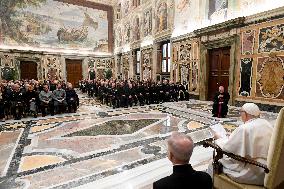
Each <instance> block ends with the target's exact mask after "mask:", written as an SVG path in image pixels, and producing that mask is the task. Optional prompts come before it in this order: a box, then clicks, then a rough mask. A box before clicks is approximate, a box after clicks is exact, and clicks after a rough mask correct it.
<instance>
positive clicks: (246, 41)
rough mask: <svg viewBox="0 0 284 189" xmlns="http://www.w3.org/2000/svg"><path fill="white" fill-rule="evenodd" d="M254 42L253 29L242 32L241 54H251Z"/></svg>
mask: <svg viewBox="0 0 284 189" xmlns="http://www.w3.org/2000/svg"><path fill="white" fill-rule="evenodd" d="M254 44H255V31H254V30H247V31H245V32H243V33H242V54H243V55H250V54H253V51H254Z"/></svg>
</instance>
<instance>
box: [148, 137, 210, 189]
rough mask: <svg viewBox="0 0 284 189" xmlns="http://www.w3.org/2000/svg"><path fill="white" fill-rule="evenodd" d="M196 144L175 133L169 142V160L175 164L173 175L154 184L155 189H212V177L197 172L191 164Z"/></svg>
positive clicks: (188, 138)
mask: <svg viewBox="0 0 284 189" xmlns="http://www.w3.org/2000/svg"><path fill="white" fill-rule="evenodd" d="M193 147H194V143H193V141H192V139H191V138H190V137H189V136H187V135H185V134H183V133H178V132H173V134H172V135H171V137H170V138H169V140H168V158H169V160H170V161H171V162H172V164H173V174H171V175H170V176H167V177H165V178H162V179H160V180H158V181H156V182H154V184H153V189H176V188H178V189H185V188H202V189H212V179H211V177H210V176H209V175H208V174H207V173H205V172H201V171H195V170H194V169H193V168H192V167H191V165H190V164H189V160H190V157H191V154H192V151H193Z"/></svg>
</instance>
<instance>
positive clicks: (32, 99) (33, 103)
mask: <svg viewBox="0 0 284 189" xmlns="http://www.w3.org/2000/svg"><path fill="white" fill-rule="evenodd" d="M25 102H26V106H27V111H28V113H32V114H33V116H34V117H37V104H38V93H37V92H36V91H35V90H34V87H33V85H29V86H28V91H27V92H26V93H25Z"/></svg>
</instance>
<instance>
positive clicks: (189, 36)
mask: <svg viewBox="0 0 284 189" xmlns="http://www.w3.org/2000/svg"><path fill="white" fill-rule="evenodd" d="M194 37H196V34H195V33H193V32H191V33H186V34H183V35H179V36H177V37H173V38H172V39H171V41H172V42H178V41H182V40H186V39H190V38H194Z"/></svg>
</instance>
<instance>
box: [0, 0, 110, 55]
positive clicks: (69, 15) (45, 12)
mask: <svg viewBox="0 0 284 189" xmlns="http://www.w3.org/2000/svg"><path fill="white" fill-rule="evenodd" d="M0 23H1V24H0V31H2V32H3V34H2V35H1V36H2V39H0V41H3V43H4V44H6V45H30V46H35V47H52V48H73V49H78V48H86V49H90V50H91V49H96V50H97V51H104V52H105V51H108V48H107V49H106V48H105V47H106V46H107V45H108V35H106V34H108V27H109V26H108V19H107V12H106V11H103V10H98V9H93V8H88V7H83V6H78V5H73V4H68V3H63V2H59V1H56V0H29V1H22V0H11V1H9V3H8V1H6V3H5V2H3V3H1V6H0Z"/></svg>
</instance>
